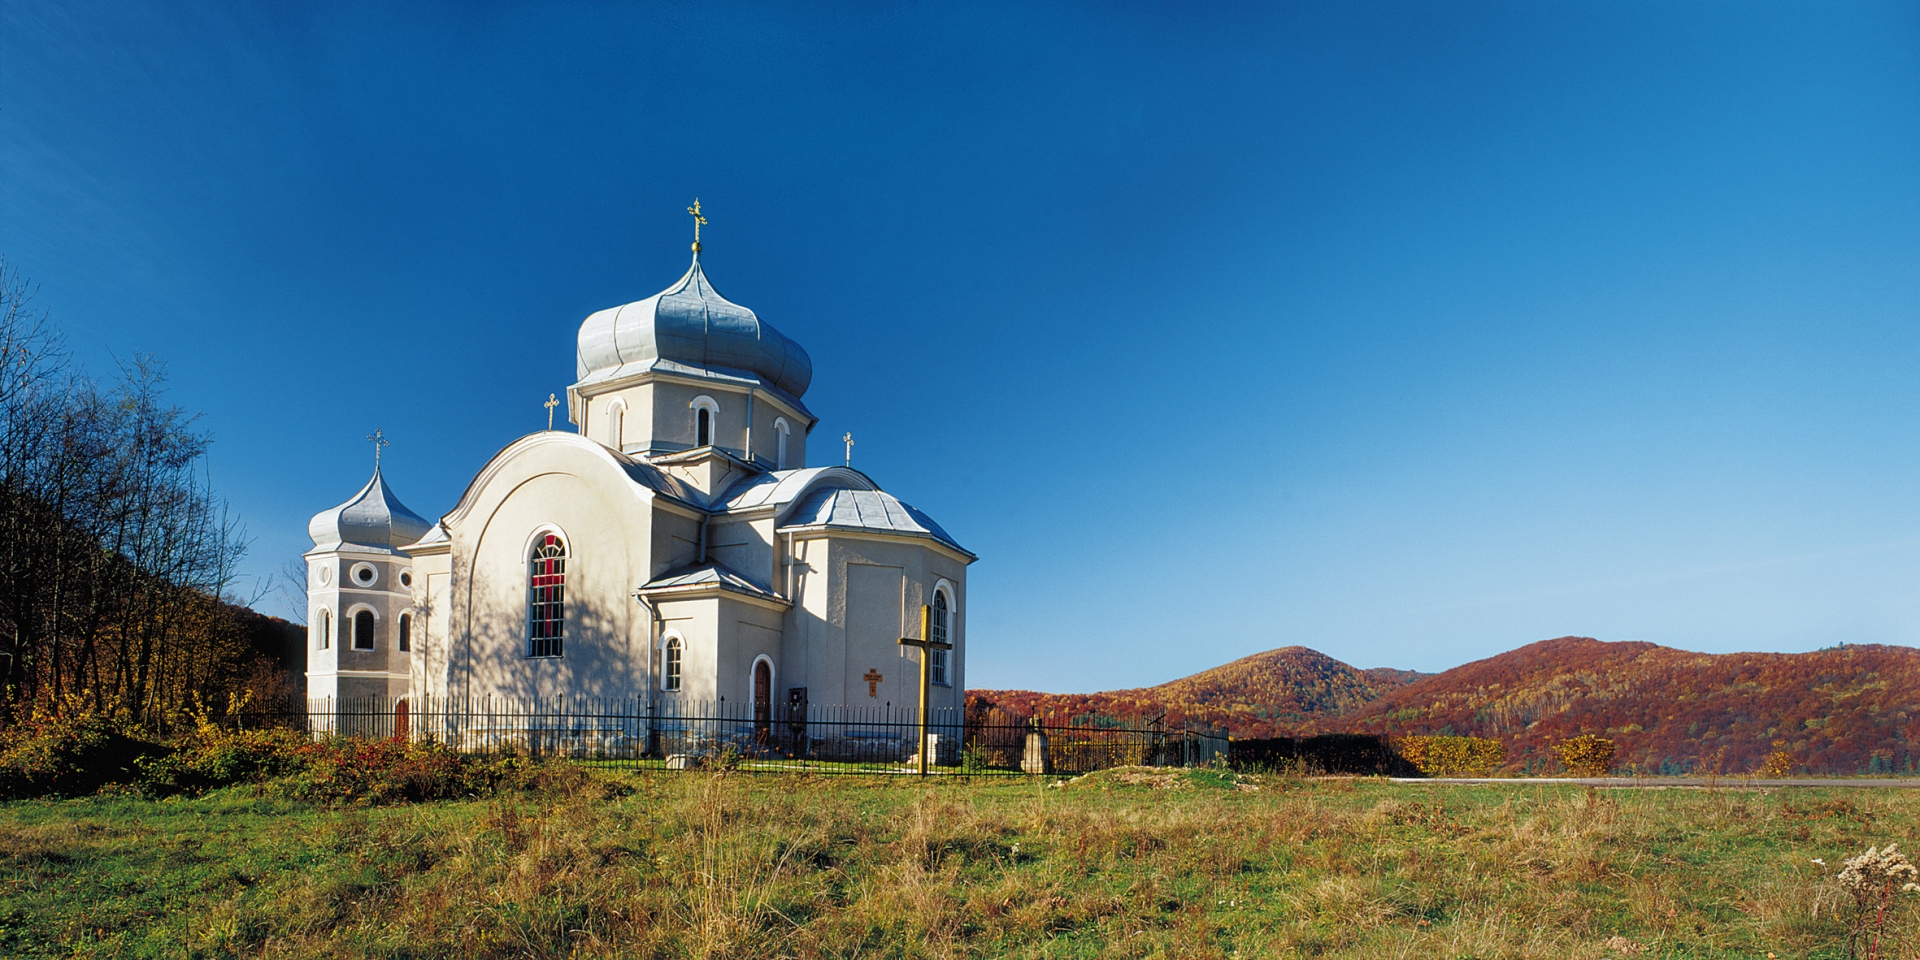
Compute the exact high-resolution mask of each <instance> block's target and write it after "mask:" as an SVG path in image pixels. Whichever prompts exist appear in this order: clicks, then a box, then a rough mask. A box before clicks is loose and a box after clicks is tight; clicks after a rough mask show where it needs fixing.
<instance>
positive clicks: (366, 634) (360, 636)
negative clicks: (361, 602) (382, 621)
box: [353, 610, 373, 650]
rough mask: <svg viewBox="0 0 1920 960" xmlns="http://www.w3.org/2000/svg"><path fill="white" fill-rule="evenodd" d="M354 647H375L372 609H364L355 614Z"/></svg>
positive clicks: (367, 648)
mask: <svg viewBox="0 0 1920 960" xmlns="http://www.w3.org/2000/svg"><path fill="white" fill-rule="evenodd" d="M353 648H354V649H355V650H372V649H373V611H372V610H362V611H360V612H359V613H356V614H354V615H353Z"/></svg>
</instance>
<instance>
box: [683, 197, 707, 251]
mask: <svg viewBox="0 0 1920 960" xmlns="http://www.w3.org/2000/svg"><path fill="white" fill-rule="evenodd" d="M687 213H688V214H689V215H691V216H692V217H693V252H694V253H699V252H700V228H701V227H702V226H704V225H705V224H706V222H707V218H706V217H704V216H702V215H701V213H700V198H699V197H694V198H693V206H691V207H688V208H687Z"/></svg>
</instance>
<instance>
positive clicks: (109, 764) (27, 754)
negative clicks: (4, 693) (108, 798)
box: [0, 713, 165, 800]
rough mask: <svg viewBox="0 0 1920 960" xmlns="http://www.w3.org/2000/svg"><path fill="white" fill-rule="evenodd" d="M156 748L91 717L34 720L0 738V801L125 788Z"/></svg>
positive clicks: (77, 715) (125, 729)
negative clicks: (114, 785) (119, 785)
mask: <svg viewBox="0 0 1920 960" xmlns="http://www.w3.org/2000/svg"><path fill="white" fill-rule="evenodd" d="M164 753H165V748H164V747H162V746H161V745H160V744H157V743H154V742H152V741H150V740H147V739H144V738H142V737H140V736H139V735H137V734H136V733H135V732H134V731H133V730H131V729H130V728H128V727H125V726H123V725H121V724H119V723H116V722H115V721H113V720H110V719H107V718H106V717H101V716H96V715H94V714H91V713H75V714H67V715H64V716H35V717H33V718H31V719H29V720H28V721H27V722H26V723H23V724H21V725H20V726H17V727H15V728H13V729H12V730H8V731H5V732H0V799H9V800H15V799H24V798H27V797H45V796H63V797H78V796H85V795H87V794H90V793H94V792H96V791H98V790H99V789H100V788H101V787H104V786H106V785H107V784H110V783H130V782H132V781H133V780H134V779H135V778H136V777H137V776H138V771H137V766H138V765H139V764H140V762H141V761H143V760H145V759H147V758H149V757H153V756H158V755H161V754H164Z"/></svg>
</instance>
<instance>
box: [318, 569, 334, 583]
mask: <svg viewBox="0 0 1920 960" xmlns="http://www.w3.org/2000/svg"><path fill="white" fill-rule="evenodd" d="M332 582H333V568H332V567H321V568H320V584H321V586H325V585H327V584H329V583H332Z"/></svg>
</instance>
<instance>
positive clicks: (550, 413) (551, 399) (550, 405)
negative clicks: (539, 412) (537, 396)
mask: <svg viewBox="0 0 1920 960" xmlns="http://www.w3.org/2000/svg"><path fill="white" fill-rule="evenodd" d="M559 405H560V401H559V400H557V399H555V398H554V396H553V394H551V393H549V394H547V402H546V403H543V404H541V406H543V407H546V408H547V429H548V430H552V429H553V408H554V407H557V406H559Z"/></svg>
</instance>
